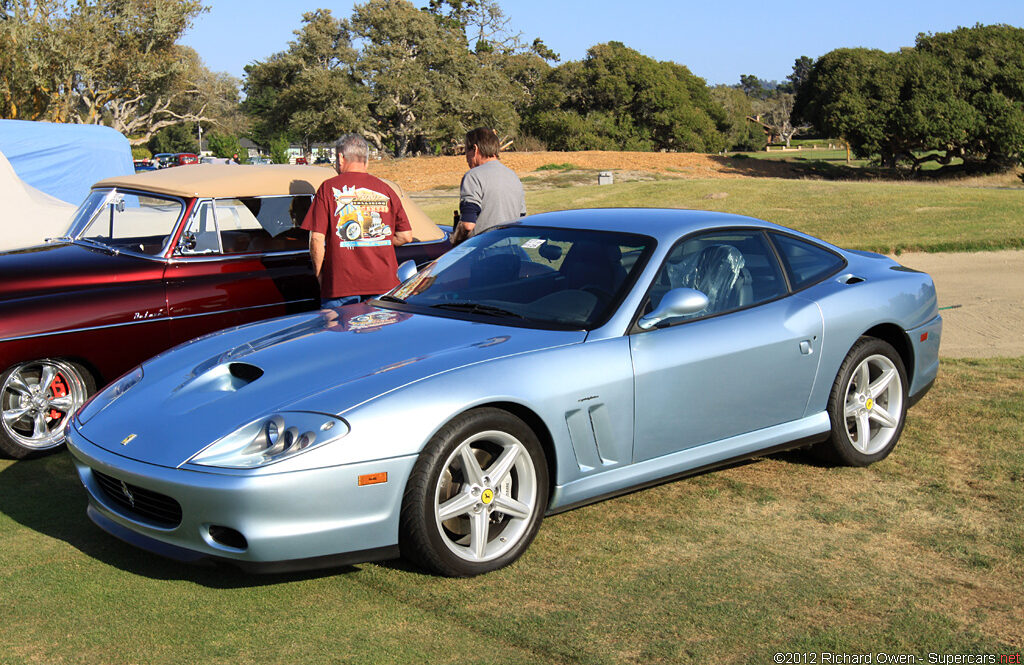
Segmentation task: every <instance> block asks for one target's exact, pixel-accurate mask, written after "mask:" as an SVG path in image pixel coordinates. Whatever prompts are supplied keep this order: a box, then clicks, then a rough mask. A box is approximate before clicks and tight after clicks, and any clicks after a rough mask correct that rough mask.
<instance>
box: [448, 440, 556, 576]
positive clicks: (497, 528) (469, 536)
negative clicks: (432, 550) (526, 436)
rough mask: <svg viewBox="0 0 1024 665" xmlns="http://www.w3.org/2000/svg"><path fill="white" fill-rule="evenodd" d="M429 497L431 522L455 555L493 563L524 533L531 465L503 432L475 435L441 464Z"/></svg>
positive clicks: (533, 502) (533, 500)
mask: <svg viewBox="0 0 1024 665" xmlns="http://www.w3.org/2000/svg"><path fill="white" fill-rule="evenodd" d="M443 468H444V470H443V471H442V473H441V476H440V478H439V479H438V483H437V487H436V489H435V492H434V519H435V522H436V525H437V528H438V530H439V533H440V535H441V538H442V541H443V542H444V544H445V545H446V546H447V547H448V549H449V550H450V551H451V552H452V553H453V554H455V555H456V556H458V557H460V558H462V559H465V560H466V561H471V562H474V563H484V562H487V561H493V560H494V559H497V558H499V557H501V556H502V555H504V554H505V553H507V552H508V551H509V550H510V549H512V548H513V547H514V546H516V545H517V544H518V543H519V541H520V540H522V538H523V536H524V535H525V534H526V533H527V532H528V530H529V526H530V520H531V517H533V514H534V511H535V510H536V506H537V499H538V496H537V472H536V469H535V468H534V466H533V460H532V459H531V458H530V455H529V454H528V453H527V451H526V448H525V447H524V446H523V444H522V442H520V441H519V440H518V439H517V438H516V437H514V436H513V435H512V434H509V433H508V432H502V431H497V430H490V431H485V432H480V433H478V434H475V435H473V436H471V437H470V438H468V439H466V440H465V441H463V442H462V443H461V444H460V445H459V446H458V447H457V448H456V449H455V450H454V451H453V452H452V453H451V455H449V456H448V459H447V460H446V461H445V462H444V467H443Z"/></svg>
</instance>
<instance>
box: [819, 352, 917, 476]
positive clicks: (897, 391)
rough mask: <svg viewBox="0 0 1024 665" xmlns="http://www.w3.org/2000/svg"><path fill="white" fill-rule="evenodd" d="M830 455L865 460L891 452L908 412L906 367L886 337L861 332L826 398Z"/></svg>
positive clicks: (852, 461)
mask: <svg viewBox="0 0 1024 665" xmlns="http://www.w3.org/2000/svg"><path fill="white" fill-rule="evenodd" d="M828 413H829V418H830V419H831V421H832V434H831V437H830V439H829V441H827V442H826V443H824V444H822V447H823V448H822V452H824V453H826V457H827V458H829V459H830V460H831V461H834V462H838V463H840V464H845V465H848V466H867V465H869V464H872V463H874V462H877V461H879V460H881V459H884V458H885V457H886V456H888V455H889V453H890V452H892V449H893V447H895V446H896V442H897V441H898V440H899V438H900V434H901V433H902V432H903V425H904V423H905V422H906V416H907V372H906V370H905V369H904V367H903V360H902V359H901V358H900V356H899V354H898V353H897V352H896V349H894V348H893V347H892V346H891V345H890V344H889V343H887V342H884V341H882V340H880V339H875V338H873V337H862V338H860V339H859V340H858V341H857V343H856V344H854V345H853V348H852V349H850V352H849V353H848V354H847V356H846V359H845V360H844V361H843V364H842V366H841V367H840V368H839V375H838V376H837V377H836V381H835V384H833V386H832V393H831V394H830V396H829V401H828Z"/></svg>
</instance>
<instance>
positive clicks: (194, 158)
mask: <svg viewBox="0 0 1024 665" xmlns="http://www.w3.org/2000/svg"><path fill="white" fill-rule="evenodd" d="M174 161H175V163H176V164H177V165H178V166H184V165H186V164H198V163H199V156H198V155H195V154H193V153H191V152H179V153H178V154H176V155H175V156H174Z"/></svg>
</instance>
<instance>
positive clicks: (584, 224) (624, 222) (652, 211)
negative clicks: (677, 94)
mask: <svg viewBox="0 0 1024 665" xmlns="http://www.w3.org/2000/svg"><path fill="white" fill-rule="evenodd" d="M519 223H521V224H526V225H537V226H558V227H561V228H568V229H591V230H594V231H617V232H620V233H621V232H628V233H639V234H643V235H648V236H652V237H654V238H657V239H659V240H668V241H673V240H675V239H676V238H679V237H680V236H682V235H685V234H688V233H692V232H694V231H701V230H704V229H716V228H727V227H737V226H742V227H758V228H766V229H774V230H785V231H790V229H786V228H785V227H782V226H779V225H778V224H773V223H771V222H766V221H764V220H762V219H756V218H754V217H745V216H743V215H734V214H731V213H724V212H710V211H707V210H679V209H669V208H600V209H596V210H595V209H590V210H559V211H558V212H548V213H541V214H539V215H530V216H529V217H524V218H522V219H521V220H520V221H519ZM800 235H803V234H800ZM819 242H820V241H819Z"/></svg>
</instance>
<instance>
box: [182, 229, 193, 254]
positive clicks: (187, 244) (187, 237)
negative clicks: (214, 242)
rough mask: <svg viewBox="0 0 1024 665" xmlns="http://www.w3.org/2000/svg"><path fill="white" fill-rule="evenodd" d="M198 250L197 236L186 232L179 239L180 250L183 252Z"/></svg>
mask: <svg viewBox="0 0 1024 665" xmlns="http://www.w3.org/2000/svg"><path fill="white" fill-rule="evenodd" d="M195 248H196V234H194V233H191V232H189V231H185V232H184V233H182V234H181V238H179V239H178V249H179V250H180V251H182V252H192V251H195Z"/></svg>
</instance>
